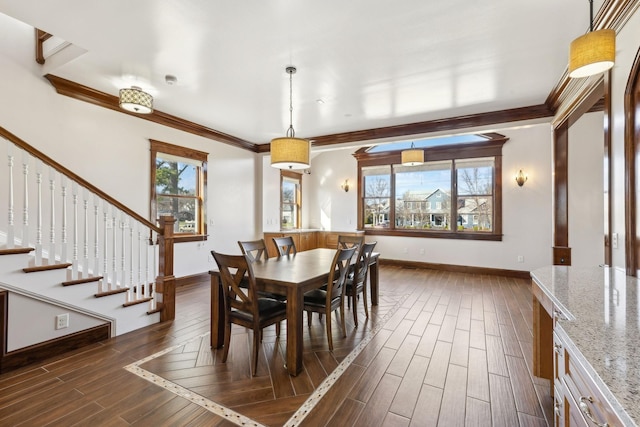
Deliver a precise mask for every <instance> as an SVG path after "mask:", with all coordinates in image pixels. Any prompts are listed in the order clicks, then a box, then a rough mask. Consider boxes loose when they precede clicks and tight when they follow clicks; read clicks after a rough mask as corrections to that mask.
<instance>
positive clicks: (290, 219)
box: [280, 170, 302, 230]
mask: <svg viewBox="0 0 640 427" xmlns="http://www.w3.org/2000/svg"><path fill="white" fill-rule="evenodd" d="M301 201H302V175H301V174H299V173H296V172H291V171H286V170H283V171H280V228H281V229H283V230H285V229H296V228H300V227H301V222H302V220H301V216H302V215H301V214H302V203H301Z"/></svg>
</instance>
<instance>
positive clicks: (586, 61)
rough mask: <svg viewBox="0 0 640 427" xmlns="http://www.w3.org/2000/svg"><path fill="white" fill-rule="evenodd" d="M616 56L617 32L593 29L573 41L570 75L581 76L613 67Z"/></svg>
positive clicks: (573, 76)
mask: <svg viewBox="0 0 640 427" xmlns="http://www.w3.org/2000/svg"><path fill="white" fill-rule="evenodd" d="M615 58H616V32H615V30H611V29H604V30H598V31H591V32H588V33H587V34H585V35H583V36H581V37H578V38H577V39H575V40H574V41H572V42H571V46H570V48H569V77H571V78H580V77H588V76H592V75H594V74H598V73H602V72H604V71H607V70H608V69H609V68H611V67H613V64H614V61H615Z"/></svg>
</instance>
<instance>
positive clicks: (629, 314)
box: [531, 266, 640, 426]
mask: <svg viewBox="0 0 640 427" xmlns="http://www.w3.org/2000/svg"><path fill="white" fill-rule="evenodd" d="M531 277H532V279H533V280H534V281H535V282H536V283H537V284H538V285H539V286H540V288H541V289H542V290H543V291H544V292H545V294H546V295H547V296H548V297H549V298H550V299H551V300H552V301H553V304H554V306H556V308H557V309H559V310H560V311H561V312H562V314H563V315H564V316H565V317H566V318H567V319H561V320H559V321H558V325H559V326H560V327H561V328H562V329H563V330H564V332H565V333H566V336H567V337H568V338H569V340H570V342H569V343H568V344H569V345H571V347H573V352H574V353H575V356H576V358H577V359H579V360H580V362H581V364H582V365H583V367H584V368H585V370H586V371H587V373H588V374H589V375H590V376H591V378H592V379H593V381H594V383H595V385H596V386H597V387H598V388H599V389H600V391H601V392H602V394H603V395H604V396H605V397H606V398H607V400H609V403H610V404H611V406H612V407H613V408H614V410H616V411H617V412H618V415H619V416H620V418H621V420H622V421H623V422H624V423H625V425H630V426H632V425H638V424H640V299H639V298H640V290H639V289H638V287H639V286H640V281H638V279H636V278H634V277H629V276H627V275H626V274H625V272H624V271H623V270H620V269H616V268H609V267H593V268H575V267H567V266H549V267H544V268H540V269H538V270H535V271H532V272H531Z"/></svg>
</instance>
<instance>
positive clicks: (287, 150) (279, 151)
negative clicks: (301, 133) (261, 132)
mask: <svg viewBox="0 0 640 427" xmlns="http://www.w3.org/2000/svg"><path fill="white" fill-rule="evenodd" d="M310 149H311V144H310V143H309V141H307V140H306V139H302V138H294V137H289V136H287V137H284V138H274V139H272V140H271V148H270V151H271V166H273V167H275V168H280V169H306V168H308V167H309V165H310V163H309V150H310Z"/></svg>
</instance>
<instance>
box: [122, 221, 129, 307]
mask: <svg viewBox="0 0 640 427" xmlns="http://www.w3.org/2000/svg"><path fill="white" fill-rule="evenodd" d="M123 216H124V213H123V212H121V213H120V218H121V219H120V283H121V284H122V287H126V286H127V276H126V274H127V268H126V266H125V260H126V252H127V250H126V249H127V235H126V228H127V224H126V222H125V219H124V217H123ZM129 292H130V291H127V299H128V297H129Z"/></svg>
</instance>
